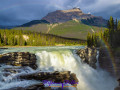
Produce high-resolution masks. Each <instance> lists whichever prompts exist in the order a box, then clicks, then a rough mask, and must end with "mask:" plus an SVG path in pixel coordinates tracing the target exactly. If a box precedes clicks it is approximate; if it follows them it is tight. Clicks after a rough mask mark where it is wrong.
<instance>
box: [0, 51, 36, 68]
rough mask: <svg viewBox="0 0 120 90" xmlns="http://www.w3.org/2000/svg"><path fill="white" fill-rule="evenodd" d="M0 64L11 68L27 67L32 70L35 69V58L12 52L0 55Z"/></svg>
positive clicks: (31, 55) (30, 55) (27, 53)
mask: <svg viewBox="0 0 120 90" xmlns="http://www.w3.org/2000/svg"><path fill="white" fill-rule="evenodd" d="M0 63H5V64H7V65H13V66H29V67H31V68H33V69H36V68H37V65H36V56H35V54H31V53H29V52H12V53H7V54H1V55H0Z"/></svg>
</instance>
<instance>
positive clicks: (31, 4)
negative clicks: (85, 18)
mask: <svg viewBox="0 0 120 90" xmlns="http://www.w3.org/2000/svg"><path fill="white" fill-rule="evenodd" d="M73 7H80V8H81V9H82V10H83V12H85V13H88V12H91V14H94V15H97V16H103V17H104V18H106V19H108V18H109V16H114V17H115V18H120V1H119V0H0V25H20V24H23V23H26V22H28V21H31V20H37V19H38V20H40V19H41V18H42V17H44V16H45V15H46V14H47V13H49V12H52V11H54V10H60V9H71V8H73Z"/></svg>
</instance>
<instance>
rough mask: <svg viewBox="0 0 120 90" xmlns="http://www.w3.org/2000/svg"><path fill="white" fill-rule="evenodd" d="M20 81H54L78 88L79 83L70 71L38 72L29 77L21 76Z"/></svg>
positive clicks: (28, 75)
mask: <svg viewBox="0 0 120 90" xmlns="http://www.w3.org/2000/svg"><path fill="white" fill-rule="evenodd" d="M19 78H20V79H27V80H31V79H34V80H40V81H44V80H45V82H46V81H52V82H55V83H63V82H66V81H67V82H68V83H69V84H71V85H73V86H75V87H76V86H77V83H78V82H79V81H78V79H77V77H76V75H75V74H74V73H70V71H64V72H58V71H55V72H37V73H32V74H27V75H21V76H19Z"/></svg>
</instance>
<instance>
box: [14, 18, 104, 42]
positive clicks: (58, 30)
mask: <svg viewBox="0 0 120 90" xmlns="http://www.w3.org/2000/svg"><path fill="white" fill-rule="evenodd" d="M14 29H16V30H30V31H35V32H42V33H48V34H54V35H58V36H62V37H67V38H77V39H82V40H86V37H87V34H88V32H90V33H95V32H100V31H101V30H102V31H103V30H104V29H105V28H104V27H96V26H89V25H85V24H83V23H82V22H80V21H78V20H76V19H74V20H71V21H68V22H64V23H55V24H36V25H32V26H31V27H17V28H14Z"/></svg>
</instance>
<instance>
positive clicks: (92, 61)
mask: <svg viewBox="0 0 120 90" xmlns="http://www.w3.org/2000/svg"><path fill="white" fill-rule="evenodd" d="M77 54H78V55H79V56H80V58H81V59H82V62H83V63H87V64H89V65H90V66H91V67H93V68H96V62H97V59H96V56H97V50H96V48H94V47H92V48H88V47H86V48H84V49H80V50H77Z"/></svg>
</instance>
